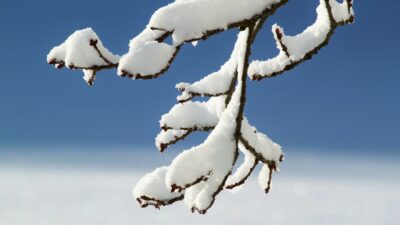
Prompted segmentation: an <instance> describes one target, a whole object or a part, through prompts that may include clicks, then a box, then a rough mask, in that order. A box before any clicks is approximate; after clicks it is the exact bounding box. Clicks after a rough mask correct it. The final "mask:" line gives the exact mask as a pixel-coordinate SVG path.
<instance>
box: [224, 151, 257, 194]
mask: <svg viewBox="0 0 400 225" xmlns="http://www.w3.org/2000/svg"><path fill="white" fill-rule="evenodd" d="M239 150H240V151H241V152H242V153H243V154H244V161H243V163H242V164H241V165H240V166H239V168H237V169H236V171H235V172H234V173H233V174H232V175H231V176H229V177H228V179H227V180H226V183H225V187H229V186H232V185H235V186H236V185H237V184H238V183H239V182H241V181H243V180H244V179H245V178H246V177H247V176H249V175H250V172H251V170H252V169H253V167H254V164H255V163H256V157H255V156H254V155H253V154H251V153H250V152H249V151H248V150H246V149H245V147H244V146H243V145H242V144H239Z"/></svg>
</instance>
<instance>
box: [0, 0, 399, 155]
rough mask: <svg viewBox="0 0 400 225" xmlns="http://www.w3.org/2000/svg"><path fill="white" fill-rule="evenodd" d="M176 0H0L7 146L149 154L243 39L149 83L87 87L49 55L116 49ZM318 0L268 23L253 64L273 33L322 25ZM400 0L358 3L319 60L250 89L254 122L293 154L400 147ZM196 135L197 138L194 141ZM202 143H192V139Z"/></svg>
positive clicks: (185, 56)
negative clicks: (84, 35)
mask: <svg viewBox="0 0 400 225" xmlns="http://www.w3.org/2000/svg"><path fill="white" fill-rule="evenodd" d="M168 2H169V1H165V0H163V1H148V0H134V1H132V0H131V1H126V0H114V1H110V2H106V1H95V0H87V1H82V0H80V1H77V0H70V1H49V0H41V1H31V0H25V1H23V0H14V1H1V2H0V28H1V31H0V40H1V41H0V68H1V70H0V148H1V146H13V145H18V146H21V145H22V146H27V147H29V146H33V145H94V146H95V145H105V144H107V145H124V146H130V145H131V146H136V145H140V146H152V145H153V142H154V137H155V136H156V134H157V132H158V130H159V124H158V120H159V119H160V117H161V115H162V114H164V113H166V112H167V111H168V110H169V109H170V108H171V107H172V106H173V104H174V103H175V97H176V96H177V95H178V92H177V91H176V90H175V89H174V86H175V84H176V83H178V82H180V81H185V82H192V81H196V80H198V79H200V78H202V77H203V76H204V75H206V74H208V73H210V72H213V71H215V70H217V69H218V68H219V66H220V65H221V64H222V63H224V61H225V60H226V59H227V58H228V56H229V54H230V52H231V49H232V47H233V44H234V39H235V35H236V31H229V32H226V33H224V34H220V35H218V36H214V37H212V38H210V39H209V40H207V41H206V42H201V43H199V45H198V46H197V47H196V48H194V47H193V46H185V47H184V48H183V50H182V51H181V52H180V55H179V56H178V58H177V60H176V61H175V63H174V64H173V66H172V68H171V69H170V70H169V72H168V73H166V74H165V75H163V76H162V77H161V78H159V79H156V80H151V81H132V80H128V79H123V78H120V77H118V76H117V75H116V71H115V70H111V71H106V72H103V73H100V74H99V75H98V79H97V81H96V83H95V86H94V87H92V88H89V87H87V85H86V84H85V83H84V81H83V80H82V79H81V76H82V74H81V73H80V72H78V71H68V70H62V71H57V70H55V69H54V68H52V67H51V66H49V65H47V64H46V55H47V53H48V51H49V50H50V49H51V48H52V47H53V46H55V45H58V44H60V43H61V42H62V41H64V40H65V38H66V37H68V35H69V34H71V33H72V32H73V31H74V30H77V29H82V28H85V27H92V28H93V29H94V30H95V31H96V32H97V34H98V35H99V36H100V37H101V39H102V40H103V43H104V44H105V45H106V46H107V47H108V48H109V49H110V50H112V51H113V52H114V53H118V54H123V53H124V52H126V51H127V48H128V42H129V40H130V39H131V38H132V37H133V36H135V35H137V34H138V33H139V32H140V31H141V30H142V29H143V28H144V26H145V25H146V24H147V22H148V20H149V18H150V16H151V14H152V13H153V11H154V10H156V9H157V8H159V7H160V6H163V5H165V4H167V3H168ZM316 5H317V0H313V1H304V0H291V1H290V3H289V4H287V6H286V7H285V8H282V9H281V10H280V11H279V12H278V13H277V14H276V15H275V16H274V17H272V18H271V19H270V20H269V21H268V22H267V23H266V26H265V27H264V30H263V32H262V33H261V34H260V36H259V38H258V39H257V43H256V44H255V46H254V49H253V53H254V54H253V56H252V57H253V58H254V59H266V58H267V57H271V56H273V55H275V54H276V53H277V50H276V49H275V44H274V42H273V39H272V34H271V32H270V27H271V25H272V24H273V23H275V22H278V23H279V24H280V25H282V26H284V27H285V30H286V32H287V33H288V34H295V33H298V32H300V31H301V29H304V28H305V27H306V26H307V25H309V24H311V23H312V22H313V20H314V18H315V6H316ZM399 8H400V2H399V1H393V0H391V1H389V0H381V1H361V0H358V1H355V11H356V14H357V21H356V23H355V24H354V25H350V26H345V27H341V28H339V29H338V30H337V31H336V34H335V35H334V37H333V39H332V40H331V43H330V45H329V46H328V47H326V48H324V49H323V50H322V51H321V52H320V54H318V55H317V56H316V57H315V58H314V59H313V60H311V61H308V62H306V63H304V64H302V65H301V66H299V67H297V68H296V69H295V70H293V71H291V72H289V73H287V74H285V75H283V76H281V77H278V78H275V79H271V80H264V81H262V82H259V83H257V82H252V83H250V84H249V93H248V104H247V106H246V114H247V116H248V117H249V119H250V121H251V123H252V124H254V125H256V126H257V127H258V128H259V130H261V131H263V132H265V133H267V134H268V135H269V136H270V137H272V138H273V139H274V140H275V141H276V142H278V143H280V144H281V145H283V146H284V147H297V148H312V149H330V148H340V149H346V150H351V151H365V150H369V151H371V152H376V151H387V152H396V151H398V150H400V138H399V134H400V118H399V115H400V104H399V103H400V101H399V100H400V90H399V83H400V73H399V62H398V61H399V59H400V56H399V52H400V45H399V40H400V29H399V27H400V26H399V24H398V23H399V21H400V13H399V11H398V10H399ZM194 141H195V139H191V140H189V142H194ZM193 144H194V143H193Z"/></svg>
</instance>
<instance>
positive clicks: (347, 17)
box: [248, 0, 354, 80]
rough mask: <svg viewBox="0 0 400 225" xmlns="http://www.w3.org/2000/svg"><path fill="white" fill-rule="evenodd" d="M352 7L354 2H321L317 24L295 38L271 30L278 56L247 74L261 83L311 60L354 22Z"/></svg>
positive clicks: (258, 63)
mask: <svg viewBox="0 0 400 225" xmlns="http://www.w3.org/2000/svg"><path fill="white" fill-rule="evenodd" d="M352 5H353V3H352V0H345V1H343V3H338V2H337V1H336V0H320V5H319V6H318V8H317V19H316V21H315V23H314V24H313V25H311V26H309V27H308V28H307V29H305V30H304V31H303V32H302V33H301V34H298V35H296V36H287V35H285V33H284V31H283V28H282V27H280V26H278V25H276V24H275V25H274V26H272V32H273V34H274V37H275V40H276V45H277V47H278V49H279V54H278V55H277V56H276V57H275V58H272V59H269V60H267V61H254V62H252V63H251V64H250V67H249V71H248V74H249V76H250V78H251V79H252V80H261V79H263V78H268V77H274V76H277V75H280V74H282V73H284V72H285V71H288V70H291V69H293V68H294V67H296V66H297V65H299V64H301V63H302V62H304V61H306V60H309V59H311V58H312V56H313V55H315V54H317V53H318V51H319V50H320V49H321V48H323V47H324V46H325V45H327V44H328V42H329V40H330V38H331V36H332V35H333V33H334V30H335V28H336V27H338V26H339V25H344V24H348V23H352V22H353V21H354V11H353V9H352Z"/></svg>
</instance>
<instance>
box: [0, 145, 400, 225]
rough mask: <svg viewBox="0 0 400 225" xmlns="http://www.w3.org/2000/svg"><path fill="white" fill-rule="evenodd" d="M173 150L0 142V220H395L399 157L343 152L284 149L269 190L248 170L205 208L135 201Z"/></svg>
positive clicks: (56, 223)
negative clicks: (1, 145) (19, 146)
mask: <svg viewBox="0 0 400 225" xmlns="http://www.w3.org/2000/svg"><path fill="white" fill-rule="evenodd" d="M110 149H112V148H110ZM174 154H176V152H167V153H165V156H160V155H159V154H158V153H156V152H155V150H153V151H150V152H149V153H146V154H144V153H138V152H131V151H128V150H123V149H121V150H117V151H116V150H101V151H96V150H86V149H85V150H84V151H79V150H76V149H75V150H70V151H66V150H57V151H50V150H49V151H36V150H31V151H23V150H12V151H11V150H9V151H7V150H1V151H0V224H4V225H92V224H93V225H103V224H104V225H125V224H127V225H128V224H129V225H133V224H155V225H158V224H171V225H172V224H191V225H197V224H199V225H200V224H202V225H204V224H230V225H239V224H240V225H241V224H249V225H258V224H260V225H261V224H262V225H265V224H270V225H279V224H285V225H286V224H287V225H303V224H304V225H345V224H349V225H377V224H380V225H381V224H382V225H397V224H398V223H399V221H400V215H399V213H398V212H399V209H400V179H399V178H400V173H399V171H400V169H399V168H400V165H399V162H400V159H399V158H398V157H397V156H395V157H391V158H388V157H378V158H374V157H367V156H364V157H357V156H356V155H354V156H349V155H346V154H344V153H339V154H331V155H328V154H320V155H313V154H311V153H304V154H303V153H301V154H300V153H295V151H291V152H289V153H287V155H286V159H287V160H286V161H285V162H284V163H283V165H282V167H281V172H280V173H279V174H276V175H275V176H274V178H273V179H274V180H273V189H272V191H271V193H270V194H269V195H265V194H264V193H263V192H262V191H261V190H260V189H259V187H258V185H257V183H256V179H255V178H254V177H253V178H252V179H251V180H250V181H249V182H248V183H247V184H246V185H245V186H244V187H243V189H242V190H240V191H239V192H237V193H235V194H234V193H230V192H227V191H224V192H223V193H222V194H221V195H219V196H218V197H217V201H216V203H215V205H214V206H213V208H212V209H211V210H210V211H209V212H208V213H207V214H206V215H205V216H201V215H197V214H191V213H190V212H189V211H188V210H187V209H186V207H185V206H184V205H183V204H182V203H177V204H175V205H173V206H170V207H167V208H162V209H161V210H155V209H153V208H146V209H141V208H139V205H138V204H137V202H136V201H134V200H133V198H132V194H131V190H132V187H133V186H134V185H135V184H136V182H137V181H138V180H139V178H140V177H141V176H142V175H144V173H145V172H149V171H151V170H152V169H153V168H154V167H155V166H157V165H162V164H169V163H170V159H171V158H172V157H173V155H174ZM149 160H150V161H149ZM146 162H149V163H147V164H146Z"/></svg>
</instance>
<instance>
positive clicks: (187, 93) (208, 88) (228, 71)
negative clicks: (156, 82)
mask: <svg viewBox="0 0 400 225" xmlns="http://www.w3.org/2000/svg"><path fill="white" fill-rule="evenodd" d="M242 41H243V40H242V39H241V38H240V37H238V39H237V40H236V43H235V46H234V48H233V51H232V54H231V56H230V57H229V59H228V61H227V62H225V63H224V65H222V66H221V68H220V69H219V71H217V72H214V73H211V74H209V75H207V76H206V77H204V78H202V79H201V80H200V81H197V82H194V83H193V84H189V83H179V84H177V85H176V88H177V89H179V90H180V91H181V92H182V94H181V95H180V96H179V97H178V101H187V100H190V99H191V98H193V97H194V96H196V95H200V96H218V95H221V94H226V93H227V92H228V90H229V88H230V85H231V83H232V80H233V78H235V72H236V70H237V66H238V54H240V52H239V49H240V45H241V44H242V43H241V42H242Z"/></svg>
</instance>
